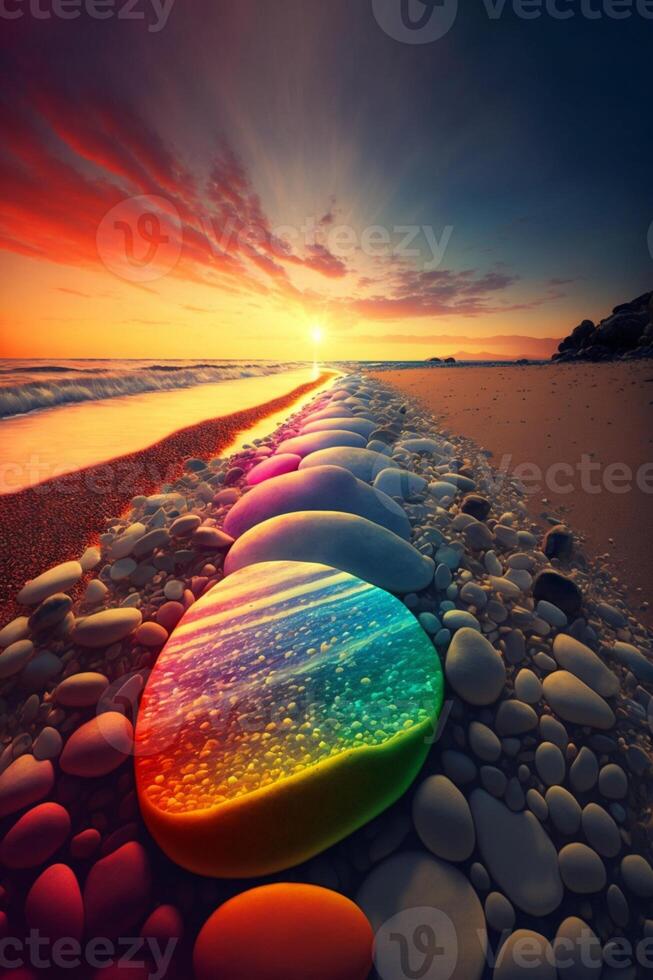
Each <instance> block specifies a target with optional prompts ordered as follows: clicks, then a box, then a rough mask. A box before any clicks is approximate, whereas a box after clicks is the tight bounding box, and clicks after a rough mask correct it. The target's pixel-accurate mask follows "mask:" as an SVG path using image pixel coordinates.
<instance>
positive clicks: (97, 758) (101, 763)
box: [60, 711, 134, 777]
mask: <svg viewBox="0 0 653 980" xmlns="http://www.w3.org/2000/svg"><path fill="white" fill-rule="evenodd" d="M133 744H134V731H133V728H132V723H131V722H130V721H129V719H128V718H125V716H124V715H121V714H119V712H117V711H105V712H103V713H102V714H100V715H96V717H95V718H91V720H90V721H87V722H86V723H85V724H84V725H82V726H81V727H80V728H78V729H77V731H75V732H73V734H72V735H71V736H70V738H69V739H68V741H67V742H66V744H65V745H64V749H63V752H62V753H61V759H60V765H61V768H62V770H63V771H64V772H66V773H68V774H69V775H71V776H88V777H93V776H106V775H107V773H110V772H113V770H114V769H117V768H118V766H119V765H121V763H122V762H124V760H125V759H126V758H127V756H128V755H129V754H130V753H131V750H132V747H133Z"/></svg>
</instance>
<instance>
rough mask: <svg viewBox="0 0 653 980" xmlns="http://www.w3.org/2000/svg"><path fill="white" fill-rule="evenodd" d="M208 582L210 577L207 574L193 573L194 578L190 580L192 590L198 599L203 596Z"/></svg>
mask: <svg viewBox="0 0 653 980" xmlns="http://www.w3.org/2000/svg"><path fill="white" fill-rule="evenodd" d="M207 582H208V578H207V577H206V575H193V577H192V579H191V580H190V590H191V592H192V593H193V595H194V596H195V598H196V599H199V597H200V596H201V594H202V592H203V591H204V589H205V587H206V583H207Z"/></svg>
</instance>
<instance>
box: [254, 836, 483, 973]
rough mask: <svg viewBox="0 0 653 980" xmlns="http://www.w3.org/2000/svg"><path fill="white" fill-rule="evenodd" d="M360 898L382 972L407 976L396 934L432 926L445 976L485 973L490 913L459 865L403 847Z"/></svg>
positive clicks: (372, 878) (378, 868)
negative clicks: (484, 908)
mask: <svg viewBox="0 0 653 980" xmlns="http://www.w3.org/2000/svg"><path fill="white" fill-rule="evenodd" d="M356 901H357V903H358V905H359V906H360V907H361V908H362V910H363V912H365V914H366V915H367V917H368V919H369V920H370V922H371V925H372V929H373V930H374V932H375V933H376V943H375V948H376V958H375V961H376V966H377V972H379V974H380V975H381V976H388V977H395V976H396V977H401V976H402V973H401V972H400V970H401V947H400V944H399V943H397V942H396V941H393V940H392V938H391V936H392V935H393V934H395V933H398V932H399V933H401V934H402V935H407V934H408V935H411V936H412V935H413V934H414V931H415V929H417V928H424V926H427V927H429V926H430V927H431V929H433V931H434V932H435V934H436V936H437V938H438V945H439V946H440V947H441V949H442V950H443V952H442V955H441V957H440V963H441V964H444V965H446V974H445V973H444V972H443V974H442V975H443V976H445V975H448V978H449V980H479V978H480V977H481V975H482V973H483V967H484V965H485V951H486V946H487V933H486V929H485V917H484V915H483V908H482V906H481V903H480V902H479V900H478V896H477V895H476V892H475V891H474V889H473V888H472V886H471V885H470V883H469V881H468V880H467V878H466V877H465V875H464V874H462V873H461V872H460V871H458V869H457V868H455V867H453V866H452V865H450V864H447V863H446V862H444V861H440V860H438V859H437V858H434V857H430V856H427V855H425V854H424V853H423V852H421V853H420V852H414V851H403V852H400V853H397V854H394V855H393V856H392V857H390V858H387V859H386V860H385V861H383V862H382V863H381V864H379V865H377V866H376V867H375V868H373V870H372V871H371V872H370V873H369V874H368V875H367V877H366V878H365V880H364V881H363V884H362V885H361V887H360V889H359V891H358V894H357V896H356ZM434 906H435V907H434ZM425 916H426V918H425ZM379 956H382V959H381V960H380V959H379ZM449 970H450V972H449ZM404 972H405V971H404ZM243 980H244V978H243ZM301 980H305V978H304V977H302V978H301Z"/></svg>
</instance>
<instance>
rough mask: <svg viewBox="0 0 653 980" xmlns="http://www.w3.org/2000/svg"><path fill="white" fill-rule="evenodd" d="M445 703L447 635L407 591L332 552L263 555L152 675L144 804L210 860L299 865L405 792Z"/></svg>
mask: <svg viewBox="0 0 653 980" xmlns="http://www.w3.org/2000/svg"><path fill="white" fill-rule="evenodd" d="M441 703H442V671H441V669H440V663H439V660H438V657H437V655H436V653H435V650H434V648H433V645H432V643H431V641H430V640H429V639H428V637H427V636H426V634H425V633H424V631H423V630H422V628H421V627H420V625H419V624H418V622H417V621H416V619H415V618H414V616H412V614H411V613H410V612H408V610H407V609H406V608H405V606H403V604H402V603H401V602H399V601H398V600H397V599H395V598H394V597H393V596H391V595H389V594H388V593H387V592H384V591H383V590H381V589H379V588H376V587H375V586H373V585H370V584H369V583H367V582H363V581H362V580H360V579H358V578H355V577H354V576H352V575H349V574H348V573H346V572H341V571H338V570H336V569H333V568H329V567H327V566H325V565H317V564H306V563H301V562H265V563H262V564H258V565H250V566H248V567H247V568H243V569H241V570H239V571H237V572H235V573H234V574H233V575H231V576H229V577H228V578H226V579H225V580H224V581H222V582H221V583H220V584H219V585H217V586H216V587H215V588H214V589H212V590H211V591H210V592H209V593H207V595H205V596H203V597H202V598H201V599H200V600H199V601H198V602H196V603H195V604H194V605H193V606H192V607H191V608H190V609H189V611H188V612H187V613H186V615H185V616H184V617H183V619H182V620H181V621H180V623H179V625H178V626H177V628H176V629H175V631H174V633H173V635H172V636H171V638H170V639H169V641H168V643H167V644H166V646H165V647H164V649H163V651H162V653H161V654H160V656H159V659H158V661H157V663H156V666H155V668H154V670H153V672H152V674H151V676H150V678H149V681H148V683H147V686H146V689H145V693H144V696H143V701H142V704H141V708H140V711H139V716H138V723H137V729H136V754H137V758H136V774H137V786H138V794H139V799H140V803H141V809H142V812H143V816H144V818H145V821H146V823H147V825H148V827H149V829H150V831H151V833H152V835H153V836H154V837H155V839H156V840H157V841H158V842H159V844H160V846H161V847H162V848H163V850H164V851H165V852H166V853H167V854H168V855H169V856H170V857H171V858H172V859H173V860H174V861H176V862H177V863H179V864H181V865H183V866H184V867H187V868H189V869H190V870H193V871H195V872H197V873H200V874H213V875H219V876H222V877H242V876H247V875H261V874H267V873H270V872H273V871H277V870H281V869H282V868H287V867H290V866H292V865H293V864H296V863H298V862H300V861H302V860H305V859H307V858H309V857H311V856H312V855H314V854H316V853H318V852H319V851H321V850H323V849H324V848H326V847H328V846H329V845H331V844H333V843H335V842H336V841H337V840H340V839H341V838H342V837H344V836H346V835H347V834H349V833H351V832H352V831H353V830H355V829H356V828H357V827H359V826H361V825H362V824H364V823H366V822H367V821H369V820H370V819H372V818H373V817H374V816H376V815H377V814H378V813H379V812H380V811H382V810H384V809H385V808H386V807H387V806H389V805H390V804H391V803H392V802H394V800H396V799H397V798H398V797H399V796H400V795H401V794H402V793H403V792H404V791H405V790H406V788H407V787H408V786H409V785H410V783H411V782H412V780H413V779H414V778H415V776H416V774H417V772H418V770H419V768H420V767H421V765H422V763H423V761H424V758H425V756H426V753H427V751H428V747H429V741H430V740H429V735H430V734H432V731H433V728H434V725H435V722H436V720H437V716H438V714H439V711H440V707H441Z"/></svg>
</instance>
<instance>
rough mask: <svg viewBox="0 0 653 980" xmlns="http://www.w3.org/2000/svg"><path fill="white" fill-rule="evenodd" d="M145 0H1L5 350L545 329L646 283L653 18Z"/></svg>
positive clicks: (366, 347)
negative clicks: (148, 260) (97, 13)
mask: <svg viewBox="0 0 653 980" xmlns="http://www.w3.org/2000/svg"><path fill="white" fill-rule="evenodd" d="M415 2H417V0H415ZM120 5H121V2H118V7H120ZM8 6H11V4H8ZM14 6H15V7H16V9H19V8H20V4H19V3H18V0H16V2H15V4H14ZM43 6H44V7H47V4H46V3H45V0H44V2H43ZM576 6H578V5H576ZM599 6H600V5H599ZM461 8H462V4H461ZM136 9H137V10H138V11H143V12H145V19H144V20H125V19H119V18H116V17H113V18H110V19H107V20H96V19H92V18H90V17H89V16H88V14H87V13H84V12H82V13H81V16H80V17H79V18H78V19H75V20H69V21H63V20H61V19H55V18H52V19H50V20H36V19H35V18H34V17H33V16H31V15H30V13H29V8H28V5H27V4H25V5H24V10H23V12H24V16H22V17H19V18H17V19H15V20H9V21H6V22H4V21H3V25H2V26H3V34H4V42H3V46H4V47H5V48H6V49H7V50H6V52H4V54H5V68H4V69H3V72H2V95H1V96H0V98H1V99H2V100H3V113H2V114H3V137H2V145H1V147H0V171H1V179H0V193H1V195H2V199H3V200H2V209H1V210H2V218H0V245H1V246H2V252H0V275H1V276H2V280H3V286H4V289H3V292H4V303H3V311H4V312H3V318H2V323H1V331H2V353H3V355H4V356H14V357H106V356H112V357H150V356H153V355H156V356H157V357H159V358H165V357H174V358H179V357H192V358H197V357H206V358H214V357H257V358H282V359H299V358H308V357H312V345H311V341H310V336H311V331H312V329H313V327H314V325H315V324H320V325H321V326H322V328H323V330H324V342H323V344H322V350H321V354H322V356H323V357H324V358H325V359H327V360H330V359H342V358H363V359H404V358H405V359H419V358H423V357H429V356H432V355H436V354H437V355H442V354H452V353H453V354H457V353H459V352H461V351H467V352H487V353H489V354H493V355H495V354H504V355H505V354H512V355H514V356H518V355H526V356H538V354H539V355H541V356H548V355H549V354H550V353H551V351H552V350H553V348H554V344H553V343H552V342H550V341H546V342H543V343H538V342H537V341H534V340H533V338H560V337H562V336H564V335H565V334H566V333H568V332H569V330H570V329H571V328H572V327H573V326H574V325H575V324H576V323H578V322H579V321H580V320H581V319H583V318H584V317H591V318H594V319H598V318H600V317H601V316H604V315H606V314H607V313H608V312H609V311H610V310H611V308H612V307H613V306H614V305H615V304H616V303H619V302H623V301H626V300H629V299H632V298H633V297H635V296H636V295H638V294H639V293H642V292H644V291H645V290H646V289H649V288H650V287H651V281H652V280H653V256H652V255H651V254H650V252H649V248H648V246H647V232H648V229H649V226H650V224H651V221H653V195H652V193H651V172H652V162H653V161H652V160H651V135H650V118H651V115H652V113H651V104H650V103H651V85H650V50H651V39H652V36H653V21H651V20H649V21H642V20H641V19H640V18H638V17H637V16H633V17H632V18H630V19H627V20H611V19H607V18H605V17H604V18H603V19H597V20H595V21H588V20H585V19H582V18H580V17H579V16H578V17H576V18H572V19H570V20H566V21H559V20H553V19H551V18H549V17H546V16H544V17H542V18H540V19H538V20H520V19H518V18H517V17H516V16H515V14H514V13H513V12H512V11H511V9H510V4H507V6H506V9H505V12H504V14H503V16H502V17H501V18H499V19H491V18H489V17H488V13H487V10H486V8H485V7H484V5H483V3H481V2H478V3H472V4H468V3H466V4H465V9H461V10H460V11H459V14H458V18H457V21H456V23H455V25H454V26H453V27H452V29H451V30H450V32H449V33H448V34H447V35H446V37H444V38H442V39H440V40H438V41H435V42H433V43H431V44H423V45H416V44H404V43H400V42H399V41H397V40H394V39H393V38H391V37H389V36H388V35H387V34H386V33H384V31H383V30H382V28H381V27H380V26H379V24H378V23H377V20H376V19H375V17H374V13H373V9H372V0H228V2H226V0H201V2H198V0H194V2H192V3H189V2H185V0H177V2H176V3H175V4H174V5H173V7H172V9H171V11H170V14H169V17H168V20H167V23H166V24H165V26H163V27H162V29H160V30H150V29H148V27H149V28H151V27H152V26H156V20H157V17H156V15H155V13H153V10H152V9H151V0H139V4H138V6H137V8H136ZM647 128H648V134H649V135H648V144H647V142H646V140H647V136H646V129H647ZM643 145H644V151H642V146H643ZM143 196H148V199H147V200H146V202H145V203H144V202H143V200H142V197H143ZM134 198H136V199H137V200H130V199H134ZM643 202H644V205H645V207H644V209H643V208H642V203H643ZM112 209H116V210H112ZM143 216H145V224H139V219H140V218H143ZM148 216H149V217H148ZM153 217H154V220H156V222H157V223H158V231H159V232H160V234H161V235H163V236H164V237H166V238H167V242H166V243H165V244H164V245H161V244H160V242H159V238H158V237H157V236H156V235H154V243H155V244H157V243H158V244H157V248H158V247H160V249H161V251H160V252H158V253H157V257H156V259H155V261H154V263H153V264H152V265H144V264H140V265H139V264H136V265H130V264H129V263H128V262H126V261H125V242H126V240H127V239H126V237H125V236H127V235H129V234H132V235H135V240H134V243H133V252H134V255H135V256H136V259H137V260H138V259H139V258H140V259H141V260H143V257H144V255H145V253H146V251H147V250H148V247H149V246H148V242H147V241H146V240H145V239H142V240H140V241H139V240H138V234H137V233H136V232H135V231H134V229H144V230H145V233H146V237H147V236H148V235H150V233H151V232H152V229H153V228H154V226H153V225H152V224H151V220H152V218H153ZM148 222H150V223H149V224H148ZM116 223H117V224H116ZM400 229H404V230H400ZM407 229H412V230H407ZM424 229H426V231H424ZM409 235H410V236H411V237H412V239H413V240H412V242H411V243H410V248H412V249H413V250H415V249H419V252H418V254H406V253H405V249H404V250H402V249H401V248H399V251H397V247H398V246H400V245H401V243H402V240H403V243H404V246H406V244H407V238H408V236H409ZM652 240H653V239H652ZM121 249H122V252H121ZM139 250H140V251H139ZM157 263H158V264H157ZM167 266H171V268H167ZM162 273H165V274H162ZM529 338H530V339H529Z"/></svg>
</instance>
